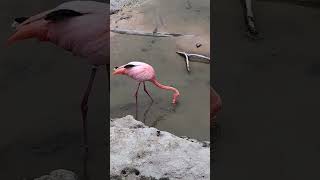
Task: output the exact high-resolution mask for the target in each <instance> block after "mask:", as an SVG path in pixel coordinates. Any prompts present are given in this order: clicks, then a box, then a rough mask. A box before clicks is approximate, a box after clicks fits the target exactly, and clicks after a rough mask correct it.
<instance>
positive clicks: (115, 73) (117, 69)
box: [112, 67, 126, 75]
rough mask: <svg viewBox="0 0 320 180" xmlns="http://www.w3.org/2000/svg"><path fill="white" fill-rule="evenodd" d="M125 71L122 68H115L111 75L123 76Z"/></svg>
mask: <svg viewBox="0 0 320 180" xmlns="http://www.w3.org/2000/svg"><path fill="white" fill-rule="evenodd" d="M125 70H126V69H125V68H123V67H122V68H118V67H115V68H114V71H113V73H112V75H117V74H125Z"/></svg>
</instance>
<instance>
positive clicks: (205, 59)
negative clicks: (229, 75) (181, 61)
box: [176, 51, 210, 72]
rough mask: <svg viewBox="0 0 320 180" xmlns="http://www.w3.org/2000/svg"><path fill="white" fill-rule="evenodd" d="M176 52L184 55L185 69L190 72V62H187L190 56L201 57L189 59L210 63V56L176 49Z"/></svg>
mask: <svg viewBox="0 0 320 180" xmlns="http://www.w3.org/2000/svg"><path fill="white" fill-rule="evenodd" d="M176 53H178V54H180V55H184V57H185V60H186V66H187V71H188V72H190V64H189V61H190V59H189V57H190V56H195V57H200V58H202V60H201V59H197V60H196V59H193V60H191V61H197V62H202V63H210V57H207V56H204V55H200V54H189V53H186V52H182V51H177V52H176Z"/></svg>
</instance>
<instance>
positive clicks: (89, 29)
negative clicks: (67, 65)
mask: <svg viewBox="0 0 320 180" xmlns="http://www.w3.org/2000/svg"><path fill="white" fill-rule="evenodd" d="M13 25H14V27H15V28H16V32H15V33H14V34H13V35H12V36H11V37H10V38H9V39H8V42H7V43H8V44H12V43H14V42H16V41H18V40H23V39H29V38H37V39H38V40H40V41H49V42H52V43H53V44H55V45H57V46H59V47H61V48H63V49H65V50H67V51H70V52H72V53H73V55H75V56H80V57H84V58H86V59H87V60H88V64H90V65H92V70H91V75H90V80H89V83H88V86H87V89H86V91H85V93H84V96H83V99H82V103H81V112H82V120H83V137H84V148H85V151H86V152H87V151H88V145H87V127H86V124H87V112H88V105H87V104H88V98H89V95H90V92H91V89H92V84H93V81H94V78H95V74H96V71H97V67H98V66H102V65H106V67H107V70H108V71H109V62H108V61H109V51H110V50H109V4H107V3H100V2H95V1H71V2H66V3H63V4H61V5H59V6H57V7H56V8H54V9H51V10H48V11H45V12H42V13H40V14H37V15H34V16H31V17H20V18H16V19H15V22H14V24H13ZM108 74H109V73H108Z"/></svg>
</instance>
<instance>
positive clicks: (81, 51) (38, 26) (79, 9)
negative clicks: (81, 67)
mask: <svg viewBox="0 0 320 180" xmlns="http://www.w3.org/2000/svg"><path fill="white" fill-rule="evenodd" d="M108 21H109V5H108V4H107V3H100V2H95V1H70V2H66V3H63V4H61V5H59V6H57V7H56V8H54V9H51V10H48V11H45V12H42V13H40V14H37V15H34V16H31V17H28V18H17V19H16V22H15V23H14V27H15V28H16V32H15V33H14V34H13V35H12V36H11V37H10V38H9V39H8V43H9V44H11V43H14V42H16V41H19V40H23V39H29V38H37V39H39V40H40V41H49V42H52V43H54V44H56V45H57V46H59V47H61V48H63V49H65V50H67V51H70V52H72V53H73V54H74V55H76V56H80V57H85V58H87V60H88V63H89V64H92V65H97V66H99V65H105V64H108V63H109V29H110V27H109V23H108Z"/></svg>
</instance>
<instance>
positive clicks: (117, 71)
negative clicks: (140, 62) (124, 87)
mask: <svg viewBox="0 0 320 180" xmlns="http://www.w3.org/2000/svg"><path fill="white" fill-rule="evenodd" d="M132 67H134V65H132V64H126V65H123V66H120V67H117V66H116V67H114V68H113V70H114V71H113V73H112V74H113V75H117V74H122V75H126V74H128V72H129V71H130V68H132Z"/></svg>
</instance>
